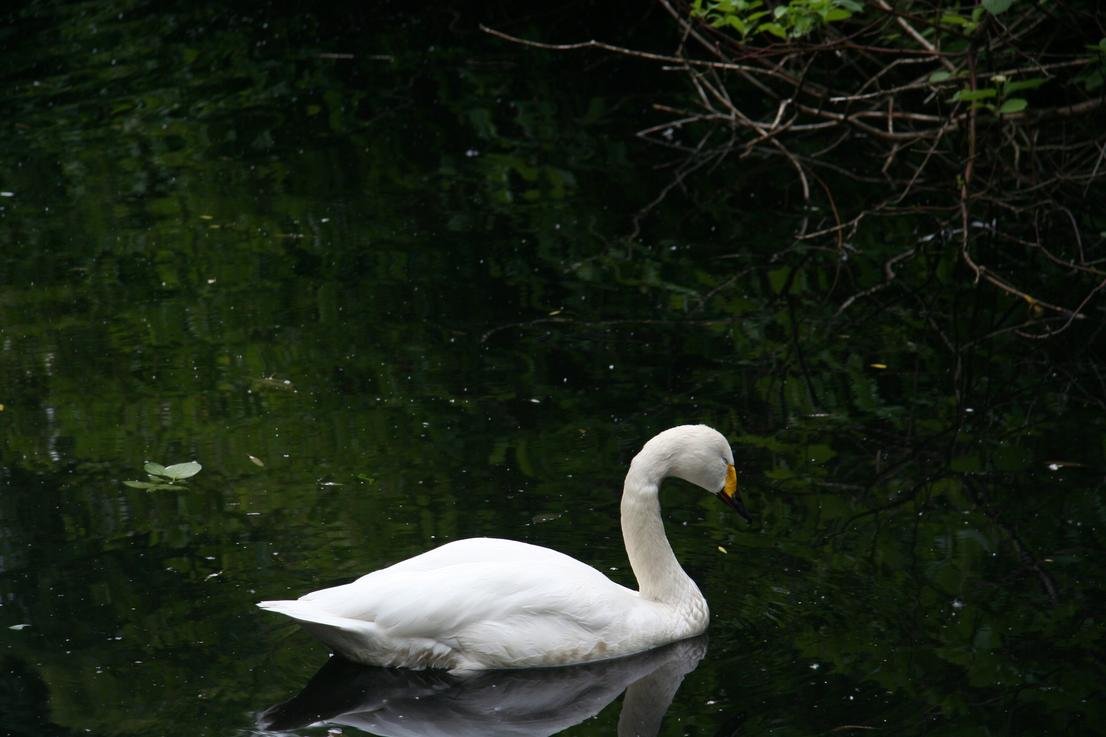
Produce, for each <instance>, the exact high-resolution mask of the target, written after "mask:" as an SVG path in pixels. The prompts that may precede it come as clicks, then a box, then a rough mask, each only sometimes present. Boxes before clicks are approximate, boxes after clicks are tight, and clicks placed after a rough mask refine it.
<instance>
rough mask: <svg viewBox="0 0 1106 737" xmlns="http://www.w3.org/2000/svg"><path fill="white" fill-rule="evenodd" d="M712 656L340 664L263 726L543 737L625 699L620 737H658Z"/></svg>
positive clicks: (702, 648)
mask: <svg viewBox="0 0 1106 737" xmlns="http://www.w3.org/2000/svg"><path fill="white" fill-rule="evenodd" d="M706 652H707V638H706V636H701V637H696V638H692V639H690V640H684V641H682V642H677V643H673V644H671V645H666V646H665V647H661V648H657V649H656V650H650V651H649V652H646V653H641V654H639V655H632V656H630V657H627V658H619V659H617V660H609V661H605V662H601V663H590V664H586V665H576V666H570V667H567V668H534V669H527V670H518V671H482V672H477V673H469V674H458V675H454V674H450V673H448V672H445V671H411V670H397V669H390V668H372V667H365V666H361V665H356V664H354V663H350V662H348V661H346V660H342V659H340V658H332V659H331V660H330V661H328V662H327V663H326V665H324V666H323V667H322V668H321V669H320V670H319V671H318V672H317V673H316V674H315V675H314V676H312V677H311V680H310V681H308V683H307V685H306V686H304V688H303V690H302V691H301V692H300V693H299V694H297V695H296V696H294V697H293V698H291V699H289V700H288V701H285V702H283V703H280V704H277V705H275V706H272V707H270V708H269V709H266V710H265V711H264V712H263V713H262V714H261V715H260V717H258V725H259V726H260V727H261V728H262V729H264V730H267V731H288V730H294V729H300V728H303V727H308V726H311V725H317V724H319V723H326V724H340V725H344V726H349V727H355V728H357V729H360V730H363V731H365V732H371V733H372V734H377V735H381V737H414V735H472V736H473V737H476V736H477V735H488V736H489V737H492V736H495V737H499V736H502V737H508V736H512V737H522V736H523V735H526V736H533V737H537V736H538V735H552V734H557V733H558V732H561V731H563V730H565V729H568V728H569V727H571V726H573V725H575V724H579V723H580V722H582V721H584V720H585V719H589V718H591V717H593V716H595V715H596V714H598V713H599V712H601V711H602V710H603V709H605V708H606V707H607V705H608V704H610V703H611V702H612V701H614V700H615V699H616V698H617V697H618V695H619V694H621V693H622V692H623V691H625V692H626V697H625V698H624V699H623V703H622V713H621V715H620V717H619V720H618V735H619V737H653V735H656V734H657V733H658V732H659V731H660V726H661V720H662V719H663V718H664V715H665V712H666V711H667V710H668V706H669V704H671V703H672V698H673V697H674V696H675V695H676V691H677V689H679V687H680V684H681V683H682V682H683V679H684V676H686V675H687V674H688V673H691V672H692V671H694V670H695V668H696V667H698V665H699V661H701V660H702V659H703V657H704V656H705V655H706Z"/></svg>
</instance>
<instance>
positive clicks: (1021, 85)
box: [1002, 77, 1045, 95]
mask: <svg viewBox="0 0 1106 737" xmlns="http://www.w3.org/2000/svg"><path fill="white" fill-rule="evenodd" d="M1044 83H1045V78H1044V77H1034V78H1033V79H1022V80H1019V81H1016V82H1007V83H1006V84H1005V85H1003V88H1002V91H1003V92H1005V93H1006V94H1007V95H1012V94H1014V93H1015V92H1021V91H1022V90H1035V89H1037V88H1038V87H1040V86H1041V85H1042V84H1044Z"/></svg>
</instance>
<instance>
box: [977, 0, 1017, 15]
mask: <svg viewBox="0 0 1106 737" xmlns="http://www.w3.org/2000/svg"><path fill="white" fill-rule="evenodd" d="M1013 4H1014V0H983V7H984V8H986V9H987V12H988V13H990V14H991V15H998V14H999V13H1004V12H1006V11H1007V10H1009V9H1010V6H1011V5H1013Z"/></svg>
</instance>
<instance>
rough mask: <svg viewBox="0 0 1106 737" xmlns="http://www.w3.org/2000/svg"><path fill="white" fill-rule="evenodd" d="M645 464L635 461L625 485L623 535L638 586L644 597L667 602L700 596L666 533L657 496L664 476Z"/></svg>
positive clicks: (623, 489)
mask: <svg viewBox="0 0 1106 737" xmlns="http://www.w3.org/2000/svg"><path fill="white" fill-rule="evenodd" d="M635 461H636V459H635ZM645 465H646V464H638V463H637V462H635V463H634V464H632V465H631V466H630V473H628V474H627V475H626V484H625V486H623V488H622V537H623V539H624V540H625V542H626V553H627V555H628V556H629V557H630V568H632V569H633V571H634V577H635V578H637V583H638V589H639V590H640V592H641V595H642V596H643V597H644V598H646V599H651V600H653V601H660V602H666V603H676V602H680V601H684V600H686V599H687V597H688V595H689V594H690V593H691V592H694V595H695V596H701V594H699V588H698V587H697V586H696V585H695V582H694V581H692V580H691V579H690V578H689V577H688V575H687V574H686V573H684V569H683V568H681V567H680V564H679V562H678V561H677V560H676V556H675V555H674V554H673V553H672V546H671V545H669V544H668V538H667V537H665V534H664V523H663V522H662V521H661V507H660V501H659V500H658V499H657V494H658V491H659V490H660V482H661V479H662V478H663V475H661V474H658V473H656V472H655V471H653V470H652V469H649V468H643V467H642V466H645ZM651 471H652V472H651Z"/></svg>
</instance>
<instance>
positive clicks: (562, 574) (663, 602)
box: [258, 425, 749, 671]
mask: <svg viewBox="0 0 1106 737" xmlns="http://www.w3.org/2000/svg"><path fill="white" fill-rule="evenodd" d="M668 476H675V477H677V478H681V479H684V480H685V481H690V482H691V483H693V484H696V485H697V486H701V487H702V488H704V489H706V490H707V491H709V492H711V493H714V494H717V495H718V496H719V497H720V498H721V499H722V500H723V501H725V502H726V503H727V504H729V505H730V506H732V507H733V508H734V509H736V510H737V511H738V512H739V513H740V514H741V515H742V516H743V517H745V518H746V519H748V518H749V515H748V513H747V512H746V511H745V507H744V505H743V504H742V502H741V498H740V497H739V496H738V495H737V474H736V472H735V471H734V465H733V452H732V451H731V450H730V446H729V443H727V442H726V439H725V438H724V437H723V436H722V435H721V434H720V433H719V432H717V431H716V430H712V429H711V428H709V427H707V426H705V425H682V426H680V427H674V428H671V429H669V430H665V431H664V432H662V433H660V434H659V435H657V436H656V437H654V438H653V439H652V440H650V441H649V442H647V443H646V444H645V446H644V447H643V448H642V449H641V451H640V452H639V453H638V454H637V455H636V456H635V457H634V459H633V461H632V462H631V463H630V470H629V472H628V473H627V474H626V482H625V484H624V485H623V490H622V536H623V538H624V540H625V543H626V553H627V555H628V556H629V558H630V567H631V568H632V569H633V571H634V576H635V577H637V581H638V585H639V586H640V591H632V590H630V589H628V588H626V587H624V586H620V585H618V584H616V583H614V582H613V581H611V580H610V579H609V578H607V577H606V576H604V575H603V574H602V573H600V572H599V571H597V570H595V569H594V568H592V567H591V566H588V565H585V564H583V563H581V562H579V561H578V560H575V559H573V558H570V557H568V556H567V555H564V554H562V553H558V552H556V551H554V550H550V549H548V548H543V547H539V546H537V545H529V544H527V543H521V542H515V541H512V540H497V539H492V538H472V539H468V540H458V541H456V542H452V543H447V544H446V545H443V546H441V547H440V548H436V549H434V550H431V551H428V552H426V553H423V554H422V555H417V556H415V557H414V558H409V559H408V560H405V561H402V562H400V563H396V564H395V565H393V566H390V567H388V568H384V569H381V570H379V571H374V572H373V573H370V574H368V575H366V576H362V577H361V578H359V579H357V580H356V581H354V582H353V583H349V584H346V585H344V586H335V587H333V588H329V589H322V590H321V591H314V592H312V593H310V594H307V595H305V596H303V597H301V598H299V599H295V600H291V601H263V602H260V603H259V604H258V606H259V607H261V608H262V609H267V610H269V611H274V612H280V613H281V614H286V615H288V616H289V617H292V618H293V619H295V620H297V621H298V622H299V623H300V624H301V625H302V626H303V627H304V628H305V629H306V630H307V631H308V632H310V633H311V634H313V635H314V636H315V637H317V638H319V639H320V640H322V641H323V642H324V643H326V644H327V645H329V646H330V647H331V648H332V649H333V650H334V652H336V653H338V654H339V655H342V656H344V657H345V658H347V659H349V660H353V661H355V662H358V663H364V664H367V665H381V666H390V667H404V668H415V669H422V668H444V669H449V670H456V671H462V670H485V669H493V668H531V667H545V666H556V665H568V664H571V663H585V662H590V661H595V660H605V659H608V658H616V657H620V656H623V655H630V654H632V653H637V652H642V651H644V650H648V649H650V648H654V647H658V646H660V645H663V644H665V643H669V642H675V641H676V640H682V639H684V638H687V637H693V636H695V635H698V634H700V633H702V632H703V631H704V630H705V629H706V627H707V620H708V617H709V612H708V609H707V602H706V600H705V599H703V595H702V594H700V593H699V588H698V587H697V586H696V585H695V582H694V581H692V580H691V579H690V578H688V576H687V574H686V573H684V571H683V569H682V568H680V564H679V563H678V562H677V561H676V556H674V555H673V554H672V548H671V546H670V545H669V544H668V539H667V538H666V537H665V535H664V524H663V523H662V522H661V515H660V504H659V502H658V500H657V495H658V492H659V488H660V483H661V481H662V480H663V479H664V478H666V477H668Z"/></svg>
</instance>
